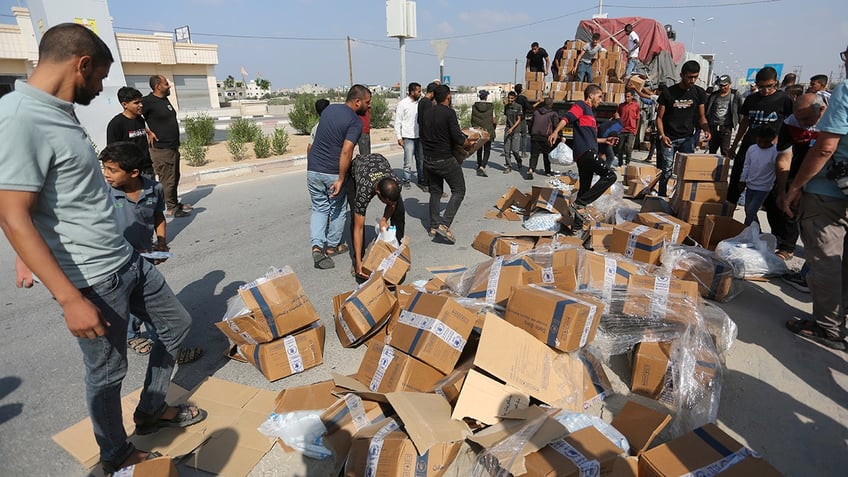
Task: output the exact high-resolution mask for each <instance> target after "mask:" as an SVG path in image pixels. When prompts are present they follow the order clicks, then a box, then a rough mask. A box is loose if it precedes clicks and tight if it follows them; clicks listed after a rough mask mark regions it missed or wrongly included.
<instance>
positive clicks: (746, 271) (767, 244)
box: [715, 222, 789, 278]
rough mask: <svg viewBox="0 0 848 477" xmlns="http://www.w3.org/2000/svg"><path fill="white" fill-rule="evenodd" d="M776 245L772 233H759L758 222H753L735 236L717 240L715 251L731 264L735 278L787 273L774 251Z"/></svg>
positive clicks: (787, 270) (784, 265) (786, 268)
mask: <svg viewBox="0 0 848 477" xmlns="http://www.w3.org/2000/svg"><path fill="white" fill-rule="evenodd" d="M776 247H777V239H775V237H774V235H771V234H760V227H759V224H757V223H756V222H754V223H753V224H751V225H749V226H748V227H747V228H745V230H743V231H742V233H740V234H739V235H737V236H736V237H733V238H729V239H727V240H722V241H721V242H719V243H718V245H717V246H716V250H715V253H716V256H718V257H719V258H721V259H723V260H726V261H728V262H730V264H731V265H733V276H735V277H736V278H746V277H765V276H775V275H783V274H785V273H789V268H788V267H787V266H786V263H785V262H784V261H783V260H782V259H781V258H780V257H778V256H777V255H776V254H775V253H774V249H775V248H776Z"/></svg>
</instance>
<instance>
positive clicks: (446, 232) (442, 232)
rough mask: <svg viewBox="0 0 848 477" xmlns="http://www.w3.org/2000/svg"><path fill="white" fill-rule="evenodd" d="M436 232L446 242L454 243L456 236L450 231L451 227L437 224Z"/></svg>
mask: <svg viewBox="0 0 848 477" xmlns="http://www.w3.org/2000/svg"><path fill="white" fill-rule="evenodd" d="M436 233H437V234H438V235H439V236H440V237H442V238H443V239H445V240H447V241H448V242H450V243H452V244H454V243H456V237H455V236H454V235H453V232H451V229H450V228H448V226H447V225H445V224H442V225H439V228H437V229H436Z"/></svg>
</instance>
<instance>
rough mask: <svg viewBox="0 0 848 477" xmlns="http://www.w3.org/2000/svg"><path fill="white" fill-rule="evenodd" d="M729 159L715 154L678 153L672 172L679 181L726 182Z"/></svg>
mask: <svg viewBox="0 0 848 477" xmlns="http://www.w3.org/2000/svg"><path fill="white" fill-rule="evenodd" d="M729 171H730V159H728V158H726V157H722V156H720V155H717V154H687V153H683V152H678V153H677V156H676V157H675V160H674V172H675V175H677V180H679V181H705V182H727V173H728V172H729Z"/></svg>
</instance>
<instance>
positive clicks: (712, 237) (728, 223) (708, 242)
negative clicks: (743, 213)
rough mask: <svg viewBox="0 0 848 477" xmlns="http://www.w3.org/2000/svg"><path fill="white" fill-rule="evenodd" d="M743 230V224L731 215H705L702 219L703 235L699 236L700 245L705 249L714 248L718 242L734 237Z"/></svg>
mask: <svg viewBox="0 0 848 477" xmlns="http://www.w3.org/2000/svg"><path fill="white" fill-rule="evenodd" d="M743 230H745V224H743V223H742V222H739V221H738V220H735V219H734V218H733V217H720V216H717V215H707V217H706V219H705V221H704V235H703V237H702V238H701V245H703V246H704V248H706V249H707V250H715V248H716V245H718V243H719V242H721V241H722V240H725V239H729V238H732V237H736V236H737V235H739V234H741V233H742V231H743Z"/></svg>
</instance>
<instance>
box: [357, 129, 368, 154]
mask: <svg viewBox="0 0 848 477" xmlns="http://www.w3.org/2000/svg"><path fill="white" fill-rule="evenodd" d="M358 146H359V154H360V155H361V156H365V155H368V154H371V133H362V134H361V135H360V136H359V143H358Z"/></svg>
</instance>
